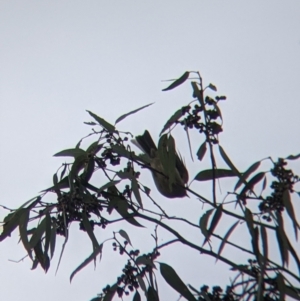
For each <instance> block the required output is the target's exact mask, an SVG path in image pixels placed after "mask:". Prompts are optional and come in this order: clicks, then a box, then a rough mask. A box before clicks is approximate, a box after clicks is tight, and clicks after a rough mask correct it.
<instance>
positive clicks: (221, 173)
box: [195, 168, 236, 181]
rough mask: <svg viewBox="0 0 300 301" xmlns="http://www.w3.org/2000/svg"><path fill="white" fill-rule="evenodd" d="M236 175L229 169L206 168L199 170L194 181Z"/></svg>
mask: <svg viewBox="0 0 300 301" xmlns="http://www.w3.org/2000/svg"><path fill="white" fill-rule="evenodd" d="M228 177H236V174H235V173H234V172H233V171H232V170H230V169H221V168H219V169H214V170H213V169H206V170H202V171H200V172H199V173H198V174H197V175H196V176H195V180H196V181H210V180H213V179H219V178H228Z"/></svg>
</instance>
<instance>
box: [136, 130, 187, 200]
mask: <svg viewBox="0 0 300 301" xmlns="http://www.w3.org/2000/svg"><path fill="white" fill-rule="evenodd" d="M132 142H133V144H134V145H136V146H137V147H138V148H140V149H141V150H142V151H143V152H144V154H146V155H147V159H148V160H147V161H149V162H150V167H151V172H152V177H153V180H154V183H155V185H156V187H157V189H158V191H159V192H160V193H161V194H162V195H163V196H165V197H167V198H182V197H185V196H186V195H187V194H186V189H185V186H186V184H187V182H188V180H189V174H188V171H187V169H186V167H185V164H184V163H183V160H182V158H181V157H180V156H179V155H178V153H177V152H176V151H175V168H174V171H172V172H173V179H174V180H173V183H170V181H169V178H168V176H167V175H166V172H165V170H164V164H163V163H162V161H161V159H160V157H159V153H158V149H157V147H156V145H155V143H154V141H153V139H152V137H151V135H150V133H149V132H148V131H147V130H146V131H145V132H144V134H143V135H140V136H136V137H135V140H132ZM167 154H169V153H168V150H167ZM170 184H171V185H170Z"/></svg>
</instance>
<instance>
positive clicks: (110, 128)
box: [87, 110, 115, 133]
mask: <svg viewBox="0 0 300 301" xmlns="http://www.w3.org/2000/svg"><path fill="white" fill-rule="evenodd" d="M87 112H88V113H89V114H90V115H91V116H92V117H93V118H94V119H95V120H96V121H97V122H98V123H99V124H100V125H101V126H102V127H103V128H104V129H106V130H107V131H108V132H109V133H113V132H114V131H115V127H114V126H113V125H112V124H110V123H108V122H107V121H106V120H104V119H103V118H101V117H99V116H97V115H96V114H94V113H93V112H91V111H88V110H87Z"/></svg>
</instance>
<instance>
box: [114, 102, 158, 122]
mask: <svg viewBox="0 0 300 301" xmlns="http://www.w3.org/2000/svg"><path fill="white" fill-rule="evenodd" d="M153 104H154V102H152V103H149V104H147V105H145V106H142V107H140V108H138V109H136V110H133V111H130V112H129V113H126V114H123V115H121V116H120V117H119V118H117V120H116V121H115V125H116V124H117V123H118V122H120V121H121V120H123V119H125V118H126V117H127V116H129V115H132V114H134V113H136V112H138V111H140V110H143V109H145V108H147V107H149V106H151V105H153Z"/></svg>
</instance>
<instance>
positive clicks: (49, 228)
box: [45, 212, 51, 253]
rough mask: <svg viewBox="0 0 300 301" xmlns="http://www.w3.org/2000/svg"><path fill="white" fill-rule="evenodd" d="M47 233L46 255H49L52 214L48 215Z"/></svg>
mask: <svg viewBox="0 0 300 301" xmlns="http://www.w3.org/2000/svg"><path fill="white" fill-rule="evenodd" d="M45 219H46V231H45V253H48V249H49V246H50V240H51V216H50V213H49V212H47V213H46V217H45Z"/></svg>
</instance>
